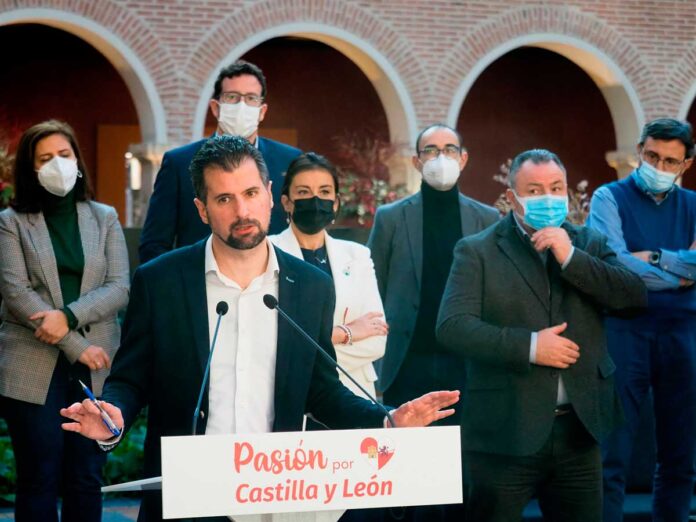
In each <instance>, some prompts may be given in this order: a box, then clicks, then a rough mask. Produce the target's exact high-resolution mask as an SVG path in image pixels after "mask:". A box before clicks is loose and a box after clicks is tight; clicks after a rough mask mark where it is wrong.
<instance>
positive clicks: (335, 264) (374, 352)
mask: <svg viewBox="0 0 696 522" xmlns="http://www.w3.org/2000/svg"><path fill="white" fill-rule="evenodd" d="M324 234H325V238H326V239H325V244H326V252H327V254H328V257H329V263H330V264H331V272H332V274H333V281H334V288H335V289H336V309H335V310H334V325H336V324H343V323H344V322H345V323H346V324H347V323H350V322H351V321H352V320H354V319H357V318H358V317H360V316H361V315H364V314H366V313H368V312H380V313H382V314H383V313H384V308H383V307H382V299H381V298H380V296H379V290H378V288H377V278H376V277H375V269H374V265H373V263H372V258H371V257H370V251H369V250H368V248H367V247H365V246H363V245H361V244H359V243H355V242H354V241H344V240H342V239H335V238H332V237H331V236H330V235H329V234H328V233H326V232H324ZM270 240H271V242H272V243H273V244H274V245H276V246H277V247H278V248H280V249H282V250H284V251H285V252H287V253H288V254H292V255H293V256H295V257H298V258H300V259H302V250H301V249H300V244H299V243H298V242H297V238H296V237H295V234H294V233H293V231H292V228H291V227H288V228H287V229H285V230H284V231H283V232H281V233H280V234H277V235H274V236H270ZM346 310H347V313H346ZM344 314H345V320H344ZM386 345H387V337H386V336H375V337H369V338H367V339H363V340H362V341H357V342H354V343H353V344H352V345H345V344H337V345H334V348H335V349H336V356H337V358H338V363H339V364H340V365H341V366H343V367H344V368H345V369H346V371H347V372H348V373H350V375H351V376H352V377H353V378H354V379H355V380H356V381H358V382H359V383H360V384H361V385H362V386H363V387H364V388H365V389H366V390H367V391H369V392H370V393H371V394H373V396H374V393H375V381H376V380H377V372H375V369H374V367H373V366H372V362H373V361H376V360H377V359H379V358H380V357H382V356H383V355H384V349H385V347H386ZM339 376H340V378H341V382H343V384H345V385H346V386H347V387H348V388H349V389H350V390H351V391H353V393H355V394H356V395H363V393H362V392H361V391H360V390H359V389H358V388H357V387H356V386H355V385H354V384H353V383H352V382H350V381H349V380H348V379H347V378H346V376H345V375H343V374H341V373H339Z"/></svg>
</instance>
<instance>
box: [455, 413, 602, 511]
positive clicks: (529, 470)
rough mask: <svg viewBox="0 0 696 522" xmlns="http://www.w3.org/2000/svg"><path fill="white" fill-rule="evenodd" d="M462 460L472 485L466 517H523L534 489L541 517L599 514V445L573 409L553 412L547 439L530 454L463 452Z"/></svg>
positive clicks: (600, 480) (600, 477) (600, 488)
mask: <svg viewBox="0 0 696 522" xmlns="http://www.w3.org/2000/svg"><path fill="white" fill-rule="evenodd" d="M464 462H465V466H466V467H465V470H466V471H465V475H466V476H467V479H468V483H469V487H470V495H469V499H468V502H467V510H466V515H467V520H470V521H475V522H514V521H521V520H522V512H523V510H524V508H525V506H526V505H527V504H528V503H529V501H530V500H531V498H532V497H533V496H534V495H535V494H536V495H537V496H538V498H539V505H540V507H541V511H542V514H543V516H544V520H547V521H554V522H588V521H600V520H601V519H602V463H601V455H600V449H599V445H598V444H597V442H596V441H595V440H594V438H593V437H592V436H591V435H590V434H589V433H588V432H587V430H586V429H585V427H584V426H583V425H582V423H581V422H580V420H579V419H578V418H577V415H575V413H574V412H573V411H572V410H571V412H569V413H567V414H565V415H561V416H558V417H556V420H555V421H554V425H553V429H552V431H551V435H550V436H549V438H548V440H547V441H546V443H545V444H544V446H543V447H542V448H541V449H540V450H539V451H538V452H536V453H534V454H533V455H528V456H524V457H515V456H510V455H499V454H492V453H480V452H466V453H465V459H464Z"/></svg>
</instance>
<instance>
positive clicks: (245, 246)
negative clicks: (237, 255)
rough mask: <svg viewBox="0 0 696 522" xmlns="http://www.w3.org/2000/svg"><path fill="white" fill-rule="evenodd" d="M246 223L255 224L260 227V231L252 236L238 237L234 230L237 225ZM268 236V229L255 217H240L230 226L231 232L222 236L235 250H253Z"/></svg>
mask: <svg viewBox="0 0 696 522" xmlns="http://www.w3.org/2000/svg"><path fill="white" fill-rule="evenodd" d="M240 225H241V226H245V225H254V226H256V227H257V228H258V232H257V233H256V234H253V235H251V236H245V237H242V238H236V237H234V235H233V230H234V228H235V227H238V226H240ZM266 236H268V229H264V228H263V227H262V226H261V223H260V222H259V221H257V220H255V219H239V220H237V221H236V222H234V223H233V224H232V225H231V226H230V234H229V235H228V236H227V238H221V239H223V241H224V242H225V244H226V245H227V246H229V247H231V248H234V249H235V250H251V249H252V248H255V247H257V246H259V245H260V244H261V243H262V242H263V241H264V240H265V239H266Z"/></svg>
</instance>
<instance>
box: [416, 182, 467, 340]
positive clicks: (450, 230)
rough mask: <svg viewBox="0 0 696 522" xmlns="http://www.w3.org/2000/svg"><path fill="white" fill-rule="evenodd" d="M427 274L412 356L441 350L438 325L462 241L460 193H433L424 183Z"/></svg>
mask: <svg viewBox="0 0 696 522" xmlns="http://www.w3.org/2000/svg"><path fill="white" fill-rule="evenodd" d="M421 193H422V195H423V273H422V277H421V293H420V306H419V308H418V318H417V319H416V327H415V330H414V333H413V339H412V340H411V346H410V348H409V351H410V352H413V353H433V351H435V350H438V351H439V349H440V347H439V345H438V343H437V340H436V339H435V322H436V321H437V312H438V309H439V308H440V300H441V299H442V294H443V293H444V292H445V285H446V284H447V277H448V276H449V271H450V267H451V266H452V260H453V251H454V245H455V244H456V242H457V241H459V240H460V239H461V238H462V224H461V223H462V222H461V216H460V213H459V189H458V188H457V186H456V185H455V186H454V187H452V188H451V189H450V190H446V191H440V190H435V189H433V188H432V187H431V186H430V185H428V184H427V183H425V182H423V183H422V184H421Z"/></svg>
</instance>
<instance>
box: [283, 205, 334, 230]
mask: <svg viewBox="0 0 696 522" xmlns="http://www.w3.org/2000/svg"><path fill="white" fill-rule="evenodd" d="M293 203H294V204H295V210H294V211H293V213H292V222H293V223H295V226H297V228H299V229H300V230H301V231H302V232H304V233H305V234H316V233H317V232H321V231H322V230H324V229H325V228H326V227H327V226H328V224H329V223H331V222H332V221H333V220H334V219H335V218H336V213H335V212H334V209H333V206H334V200H332V199H321V198H319V197H317V196H314V197H313V198H307V199H296V200H295V201H293Z"/></svg>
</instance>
